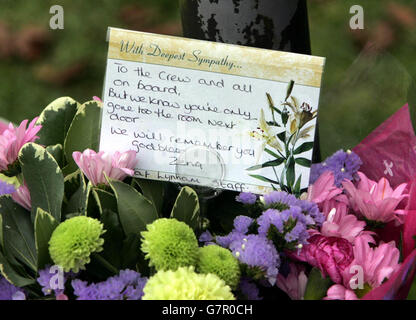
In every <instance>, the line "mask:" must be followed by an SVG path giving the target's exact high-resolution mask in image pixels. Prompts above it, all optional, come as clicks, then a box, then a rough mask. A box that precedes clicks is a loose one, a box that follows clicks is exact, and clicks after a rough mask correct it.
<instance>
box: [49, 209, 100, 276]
mask: <svg viewBox="0 0 416 320" xmlns="http://www.w3.org/2000/svg"><path fill="white" fill-rule="evenodd" d="M104 232H105V231H104V230H103V225H102V224H101V223H100V221H98V220H97V219H93V218H89V217H86V216H78V217H74V218H71V219H68V220H66V221H64V222H62V223H61V224H60V225H59V226H58V227H57V228H56V229H55V231H54V232H53V233H52V237H51V239H50V240H49V253H50V255H51V258H52V260H53V261H54V263H55V264H57V265H59V266H61V267H62V268H63V269H64V271H65V272H69V271H74V272H78V271H79V269H85V265H86V264H88V263H89V262H90V255H91V253H93V252H100V251H102V250H103V244H104V239H102V238H101V237H100V236H101V235H102V234H103V233H104Z"/></svg>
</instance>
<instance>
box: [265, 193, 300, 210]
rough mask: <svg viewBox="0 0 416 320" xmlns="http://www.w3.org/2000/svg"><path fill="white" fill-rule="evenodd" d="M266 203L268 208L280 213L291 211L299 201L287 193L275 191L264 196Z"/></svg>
mask: <svg viewBox="0 0 416 320" xmlns="http://www.w3.org/2000/svg"><path fill="white" fill-rule="evenodd" d="M263 198H264V202H265V204H266V205H267V206H268V207H272V208H274V209H278V210H280V211H282V210H285V209H289V208H290V207H291V206H292V205H296V203H297V202H298V199H297V198H296V197H295V196H294V195H292V194H289V193H287V192H283V191H273V192H271V193H269V194H265V195H264V196H263Z"/></svg>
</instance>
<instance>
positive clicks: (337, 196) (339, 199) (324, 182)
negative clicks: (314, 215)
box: [308, 171, 348, 217]
mask: <svg viewBox="0 0 416 320" xmlns="http://www.w3.org/2000/svg"><path fill="white" fill-rule="evenodd" d="M308 200H309V201H313V202H315V203H316V204H317V205H318V207H319V209H320V210H321V212H322V213H323V214H324V215H325V216H326V217H328V214H329V212H330V211H331V210H332V209H333V208H335V209H336V211H337V213H338V214H346V213H347V211H348V198H347V197H346V196H345V195H344V194H342V189H340V188H338V187H337V186H335V178H334V174H333V173H332V171H325V172H324V173H323V174H321V175H320V177H319V178H318V179H317V180H316V181H315V183H314V184H312V185H310V186H309V188H308Z"/></svg>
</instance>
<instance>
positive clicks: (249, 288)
mask: <svg viewBox="0 0 416 320" xmlns="http://www.w3.org/2000/svg"><path fill="white" fill-rule="evenodd" d="M239 289H240V292H241V293H242V294H243V296H244V297H245V298H246V299H247V300H262V298H261V297H260V292H259V288H258V287H257V285H256V284H255V283H254V282H252V281H250V279H249V278H242V279H241V281H240V284H239Z"/></svg>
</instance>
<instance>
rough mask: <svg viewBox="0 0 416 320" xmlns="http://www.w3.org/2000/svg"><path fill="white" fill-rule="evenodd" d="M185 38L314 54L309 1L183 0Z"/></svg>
mask: <svg viewBox="0 0 416 320" xmlns="http://www.w3.org/2000/svg"><path fill="white" fill-rule="evenodd" d="M180 4H181V15H182V26H183V34H184V36H185V37H188V38H194V39H201V40H210V41H216V42H225V43H232V44H239V45H244V46H251V47H258V48H264V49H275V50H281V51H290V52H296V53H304V54H310V51H311V48H310V39H309V26H308V16H307V7H306V0H180Z"/></svg>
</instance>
